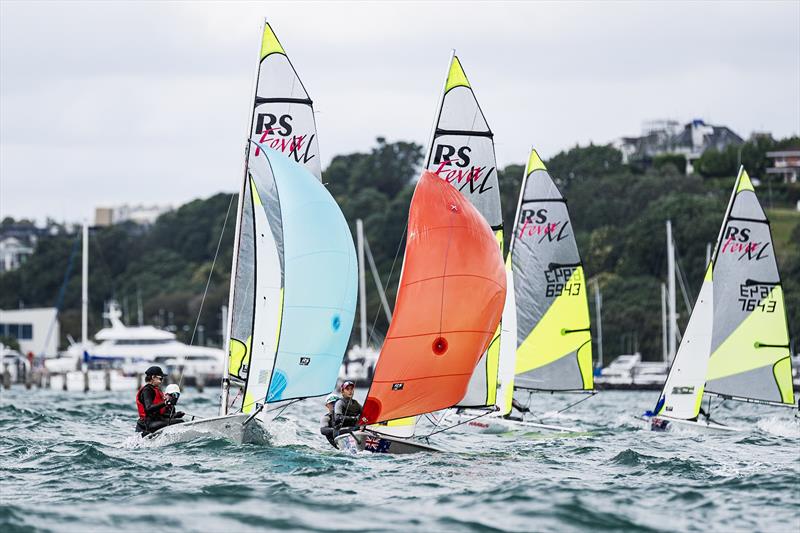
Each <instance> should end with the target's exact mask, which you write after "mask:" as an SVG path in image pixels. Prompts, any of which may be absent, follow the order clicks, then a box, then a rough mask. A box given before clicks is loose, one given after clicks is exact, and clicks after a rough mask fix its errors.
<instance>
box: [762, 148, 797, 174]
mask: <svg viewBox="0 0 800 533" xmlns="http://www.w3.org/2000/svg"><path fill="white" fill-rule="evenodd" d="M767 157H768V158H770V159H772V166H771V167H769V168H768V169H767V174H777V175H778V176H780V177H781V179H782V180H783V181H784V183H797V177H798V176H800V147H797V148H792V149H789V150H781V151H779V152H767Z"/></svg>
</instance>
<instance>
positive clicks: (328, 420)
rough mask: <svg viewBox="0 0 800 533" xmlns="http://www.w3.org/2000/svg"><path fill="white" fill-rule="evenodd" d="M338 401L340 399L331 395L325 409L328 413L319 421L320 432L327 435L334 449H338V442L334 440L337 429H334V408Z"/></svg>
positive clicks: (326, 401) (326, 399)
mask: <svg viewBox="0 0 800 533" xmlns="http://www.w3.org/2000/svg"><path fill="white" fill-rule="evenodd" d="M338 399H339V397H338V396H337V395H335V394H331V395H330V396H328V397H327V398H325V408H326V409H327V411H326V413H325V414H324V415H322V418H320V420H319V432H320V433H322V434H323V435H325V438H326V439H328V442H330V443H331V446H333V447H334V448H338V446H336V441H334V440H333V438H334V437H335V436H336V429H335V428H334V427H333V408H334V406H335V405H336V400H338Z"/></svg>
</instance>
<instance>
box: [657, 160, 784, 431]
mask: <svg viewBox="0 0 800 533" xmlns="http://www.w3.org/2000/svg"><path fill="white" fill-rule="evenodd" d="M704 392H706V393H710V394H715V395H718V396H722V397H724V398H733V399H739V400H746V401H755V402H759V403H769V404H773V405H787V406H793V405H794V392H793V389H792V368H791V358H790V352H789V332H788V325H787V319H786V309H785V307H784V299H783V290H782V287H781V280H780V275H779V273H778V265H777V261H776V259H775V253H774V248H773V244H772V235H771V233H770V229H769V221H768V219H767V217H766V214H765V213H764V210H763V209H762V208H761V205H760V204H759V202H758V198H757V197H756V194H755V189H754V188H753V185H752V183H751V182H750V178H749V176H748V175H747V172H745V170H744V168H741V169H740V170H739V175H738V177H737V179H736V183H735V185H734V189H733V193H732V195H731V199H730V201H729V203H728V209H727V211H726V213H725V218H724V219H723V222H722V227H721V228H720V232H719V236H718V238H717V243H716V247H715V250H714V253H713V254H712V257H711V263H710V264H709V265H708V267H707V270H706V276H705V280H704V281H703V287H702V288H701V291H700V297H699V298H698V301H697V304H695V308H694V310H693V311H692V315H691V317H690V318H689V325H688V326H687V331H686V335H685V336H684V338H683V340H682V341H681V345H680V347H679V349H678V353H677V355H676V356H675V362H674V363H673V366H672V369H671V370H670V375H669V376H668V378H667V382H666V383H665V385H664V390H663V391H662V393H661V397H660V399H659V402H658V405H657V406H656V410H655V413H656V414H657V415H661V416H667V417H670V418H677V419H684V420H692V419H695V418H696V417H697V415H698V414H699V412H700V404H701V401H702V397H703V393H704Z"/></svg>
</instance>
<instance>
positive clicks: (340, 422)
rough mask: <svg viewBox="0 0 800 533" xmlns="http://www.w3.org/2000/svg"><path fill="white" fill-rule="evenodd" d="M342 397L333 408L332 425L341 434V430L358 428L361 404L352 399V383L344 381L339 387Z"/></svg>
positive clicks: (353, 390)
mask: <svg viewBox="0 0 800 533" xmlns="http://www.w3.org/2000/svg"><path fill="white" fill-rule="evenodd" d="M340 390H341V392H342V397H341V398H339V399H338V400H337V401H336V405H334V407H333V424H334V427H335V428H336V429H337V430H338V431H339V432H340V433H341V431H342V430H343V429H353V428H355V427H356V426H358V417H359V415H360V414H361V404H360V403H358V400H356V399H355V398H353V393H354V392H355V390H356V385H355V383H353V382H352V381H345V382H344V383H342V386H341V387H340Z"/></svg>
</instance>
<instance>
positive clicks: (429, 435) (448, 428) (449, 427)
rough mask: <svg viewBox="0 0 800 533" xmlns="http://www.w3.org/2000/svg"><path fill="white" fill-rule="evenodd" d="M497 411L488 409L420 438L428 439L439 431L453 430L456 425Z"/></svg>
mask: <svg viewBox="0 0 800 533" xmlns="http://www.w3.org/2000/svg"><path fill="white" fill-rule="evenodd" d="M495 411H496V409H493V410H491V411H486V412H485V413H483V414H480V415H478V416H474V417H472V418H469V419H467V420H464V421H462V422H459V423H458V424H453V425H452V426H447V427H446V428H442V429H439V430H437V431H433V432H431V433H428V434H427V435H423V436H421V437H420V438H421V439H427V438H429V437H432V436H434V435H436V434H437V433H441V432H443V431H448V430H451V429H453V428H454V427H458V426H460V425H462V424H467V423H469V422H472V421H473V420H477V419H479V418H483V417H484V416H486V415H490V414H492V413H494V412H495Z"/></svg>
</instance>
